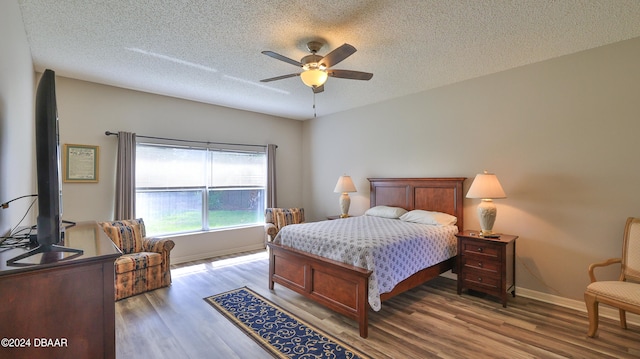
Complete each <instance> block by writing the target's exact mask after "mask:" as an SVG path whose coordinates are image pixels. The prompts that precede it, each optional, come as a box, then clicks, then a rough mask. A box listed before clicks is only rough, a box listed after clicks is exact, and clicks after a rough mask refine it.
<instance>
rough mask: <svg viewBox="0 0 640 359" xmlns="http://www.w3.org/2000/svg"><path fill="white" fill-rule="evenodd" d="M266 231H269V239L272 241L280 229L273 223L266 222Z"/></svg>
mask: <svg viewBox="0 0 640 359" xmlns="http://www.w3.org/2000/svg"><path fill="white" fill-rule="evenodd" d="M264 231H265V232H266V233H267V239H268V241H269V242H271V241H272V240H273V239H274V238H275V237H276V234H278V229H277V228H276V225H275V224H273V223H265V224H264Z"/></svg>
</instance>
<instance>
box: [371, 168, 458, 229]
mask: <svg viewBox="0 0 640 359" xmlns="http://www.w3.org/2000/svg"><path fill="white" fill-rule="evenodd" d="M465 179H466V178H465V177H455V178H369V179H368V180H369V183H370V184H371V192H370V193H371V194H370V199H371V203H370V207H375V206H383V205H384V206H393V207H402V208H404V209H406V210H409V211H410V210H413V209H423V210H427V211H436V212H444V213H448V214H450V215H453V216H456V217H457V218H458V222H457V226H458V228H459V229H460V230H461V231H462V230H463V229H464V215H463V212H464V211H463V206H462V199H463V194H462V183H463V182H464V180H465Z"/></svg>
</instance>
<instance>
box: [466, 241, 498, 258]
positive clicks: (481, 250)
mask: <svg viewBox="0 0 640 359" xmlns="http://www.w3.org/2000/svg"><path fill="white" fill-rule="evenodd" d="M474 254H475V255H479V256H486V257H487V258H494V259H495V260H499V259H500V247H499V246H496V245H494V244H491V243H487V242H486V241H483V242H481V241H474V240H463V241H462V255H474Z"/></svg>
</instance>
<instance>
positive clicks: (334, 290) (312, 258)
mask: <svg viewBox="0 0 640 359" xmlns="http://www.w3.org/2000/svg"><path fill="white" fill-rule="evenodd" d="M464 180H465V178H370V179H369V182H370V207H372V208H373V207H376V206H382V205H384V206H392V207H401V208H404V209H406V210H414V209H423V210H428V211H436V212H443V213H447V214H450V215H453V216H455V217H456V218H457V223H456V225H457V227H458V228H460V229H462V228H464V227H463V224H464V222H463V207H462V198H463V195H462V184H463V182H464ZM338 221H346V220H338ZM267 245H268V246H269V253H270V254H269V288H270V289H271V290H273V289H274V284H275V283H278V284H279V285H282V286H284V287H286V288H288V289H290V290H293V291H295V292H297V293H300V294H302V295H304V296H306V297H308V298H310V299H312V300H314V301H316V302H317V303H319V304H322V305H324V306H326V307H327V308H329V309H332V310H334V311H336V312H338V313H340V314H342V315H344V316H346V317H348V318H351V319H354V320H356V321H357V322H358V326H359V331H360V336H361V337H363V338H366V337H367V336H368V313H369V310H370V308H371V306H370V304H369V280H370V277H372V275H373V272H372V271H371V270H369V269H366V268H363V267H359V266H355V265H351V264H346V263H343V262H342V261H338V260H333V259H329V258H325V257H321V256H319V255H316V254H312V253H309V252H306V251H303V250H300V249H295V248H293V247H291V246H286V245H283V244H279V243H275V242H269V243H268V244H267ZM454 264H455V252H454V254H453V255H451V257H449V258H445V259H443V260H442V261H440V262H438V263H435V264H433V265H430V266H429V267H427V268H424V269H422V270H419V271H418V272H416V273H414V274H412V275H410V276H409V277H407V278H406V279H404V280H402V281H400V282H399V283H398V284H396V285H395V286H394V287H393V288H392V289H391V290H385V291H383V292H381V293H379V299H380V300H381V301H384V300H387V299H389V298H391V297H394V296H396V295H398V294H400V293H402V292H405V291H407V290H409V289H412V288H414V287H416V286H418V285H420V284H422V283H424V282H426V281H429V280H430V279H432V278H435V277H437V276H438V275H440V274H441V273H443V272H446V271H448V270H450V269H455V265H454Z"/></svg>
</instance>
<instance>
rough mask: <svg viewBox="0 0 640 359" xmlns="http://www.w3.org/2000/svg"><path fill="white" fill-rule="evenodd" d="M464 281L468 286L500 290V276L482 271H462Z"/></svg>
mask: <svg viewBox="0 0 640 359" xmlns="http://www.w3.org/2000/svg"><path fill="white" fill-rule="evenodd" d="M461 279H462V282H463V283H464V286H465V287H466V288H472V289H476V288H477V289H478V290H489V291H498V290H500V285H501V283H500V277H499V276H495V275H489V274H486V273H482V272H480V271H467V272H464V273H462V278H461Z"/></svg>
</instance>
